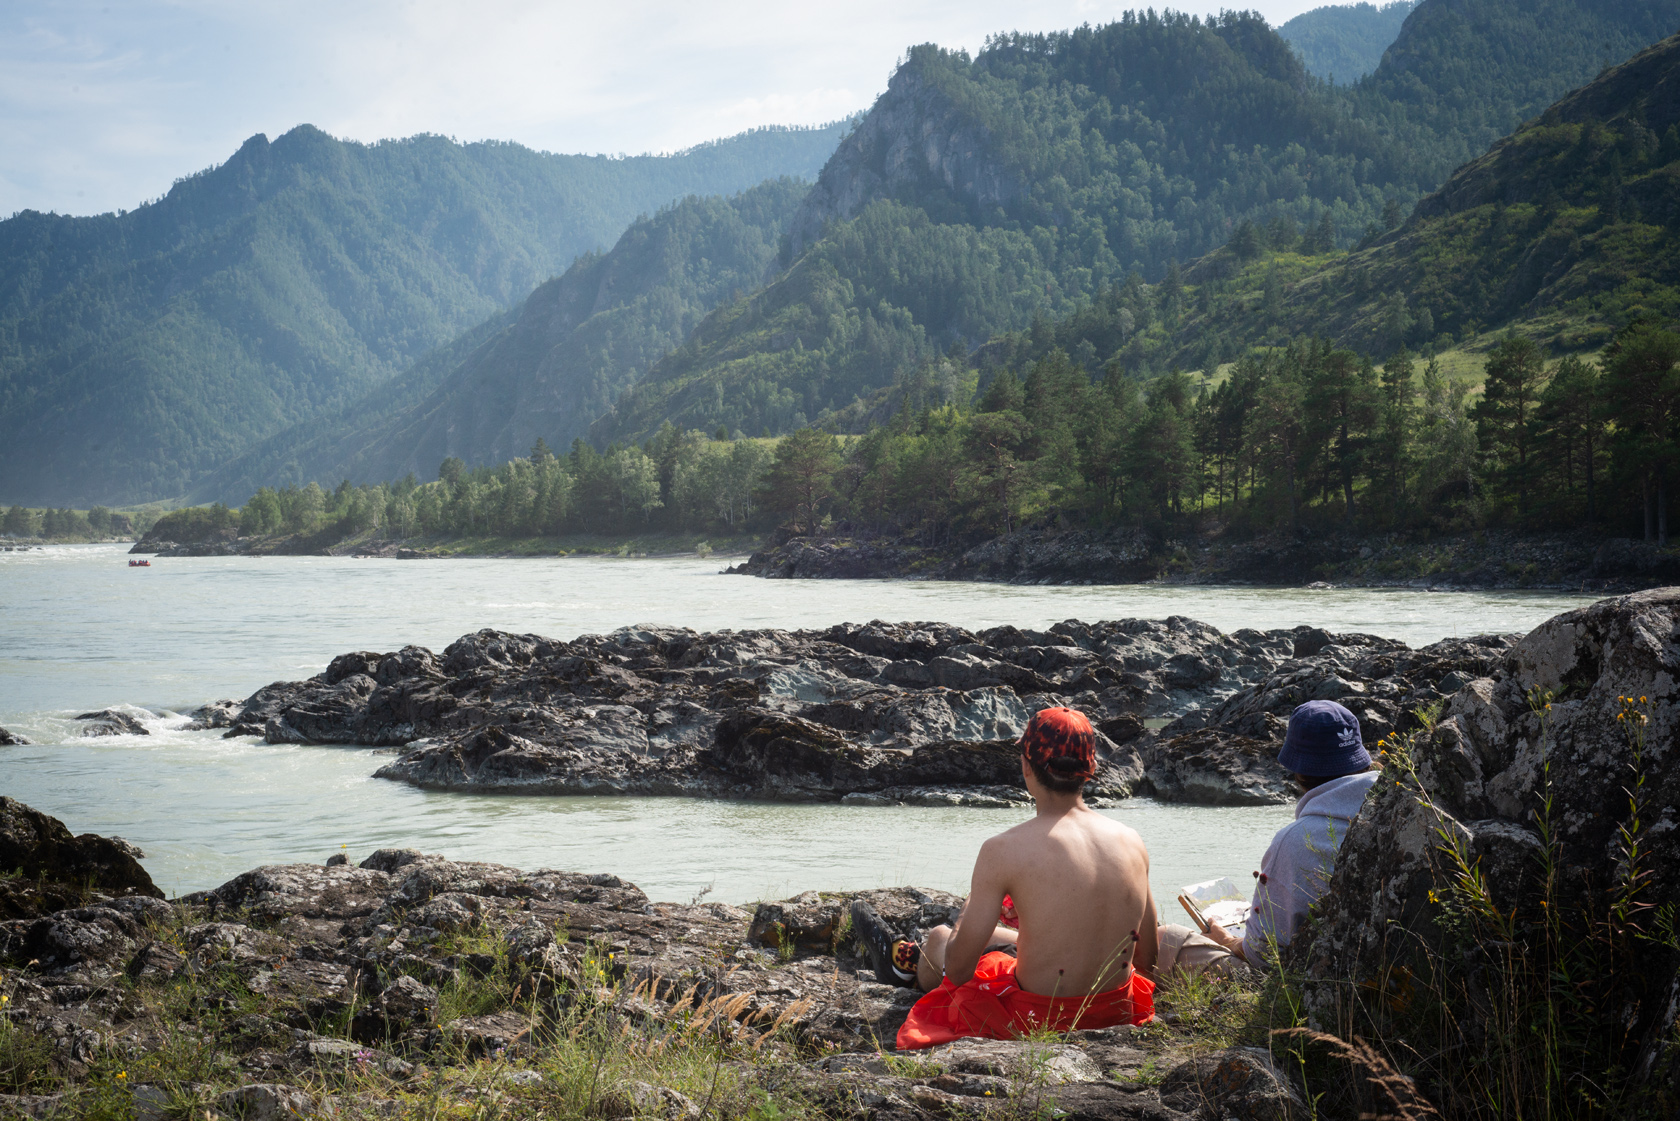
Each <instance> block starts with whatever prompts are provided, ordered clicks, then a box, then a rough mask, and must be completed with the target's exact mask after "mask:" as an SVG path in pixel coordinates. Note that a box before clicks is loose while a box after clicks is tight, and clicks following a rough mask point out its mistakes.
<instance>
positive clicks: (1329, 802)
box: [1243, 771, 1377, 965]
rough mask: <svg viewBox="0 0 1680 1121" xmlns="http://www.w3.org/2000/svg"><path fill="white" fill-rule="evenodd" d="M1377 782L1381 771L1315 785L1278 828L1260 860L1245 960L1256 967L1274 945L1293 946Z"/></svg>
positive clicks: (1245, 935) (1244, 942)
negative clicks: (1288, 820) (1289, 819)
mask: <svg viewBox="0 0 1680 1121" xmlns="http://www.w3.org/2000/svg"><path fill="white" fill-rule="evenodd" d="M1376 782H1377V772H1375V771H1367V772H1365V773H1364V774H1358V775H1344V776H1343V777H1341V778H1337V779H1331V780H1330V781H1329V782H1327V783H1325V784H1324V785H1322V786H1316V787H1314V788H1313V789H1311V790H1309V791H1307V792H1306V793H1305V794H1303V795H1301V800H1300V801H1299V802H1296V803H1295V820H1294V821H1293V822H1292V823H1290V824H1289V825H1288V826H1286V827H1285V828H1283V829H1280V830H1278V834H1277V836H1275V837H1273V838H1272V843H1271V845H1270V847H1268V848H1267V849H1266V855H1265V856H1264V857H1263V858H1262V859H1261V861H1260V878H1259V883H1258V884H1257V885H1256V886H1255V888H1254V913H1253V914H1251V915H1250V916H1249V919H1248V927H1247V929H1246V930H1244V931H1243V956H1244V957H1246V958H1247V959H1248V960H1249V961H1250V962H1251V963H1253V964H1255V965H1264V964H1265V960H1266V945H1267V943H1268V942H1270V941H1273V940H1275V941H1276V942H1277V944H1278V945H1280V946H1286V945H1288V944H1289V940H1290V939H1291V938H1293V937H1294V936H1295V928H1296V927H1297V926H1299V925H1300V924H1301V920H1302V919H1304V918H1306V917H1307V910H1308V909H1309V908H1310V907H1311V906H1312V905H1313V904H1314V903H1316V902H1317V901H1318V897H1319V896H1321V895H1323V894H1324V889H1325V888H1327V887H1329V886H1330V872H1331V870H1332V868H1334V866H1335V863H1336V850H1337V849H1339V848H1341V847H1342V839H1343V838H1344V837H1346V836H1347V829H1348V825H1349V824H1351V823H1352V821H1353V819H1354V818H1356V817H1358V816H1359V807H1360V806H1361V805H1363V804H1364V802H1365V795H1366V794H1367V793H1369V791H1370V789H1371V787H1373V786H1375V785H1376Z"/></svg>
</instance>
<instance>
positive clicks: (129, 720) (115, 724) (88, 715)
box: [76, 708, 152, 736]
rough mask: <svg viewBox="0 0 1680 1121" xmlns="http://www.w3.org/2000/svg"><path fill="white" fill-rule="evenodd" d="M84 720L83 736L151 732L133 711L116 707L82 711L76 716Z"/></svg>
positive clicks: (140, 734)
mask: <svg viewBox="0 0 1680 1121" xmlns="http://www.w3.org/2000/svg"><path fill="white" fill-rule="evenodd" d="M76 719H77V720H85V721H87V723H86V724H85V725H84V726H83V727H82V735H84V736H149V735H151V734H152V733H151V732H149V731H147V730H146V726H145V725H144V724H142V723H141V722H140V719H139V717H137V716H135V715H134V714H133V713H130V712H124V711H122V710H121V709H117V708H103V709H100V710H99V711H98V712H84V713H82V714H80V715H79V716H77V717H76Z"/></svg>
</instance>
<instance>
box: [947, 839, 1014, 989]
mask: <svg viewBox="0 0 1680 1121" xmlns="http://www.w3.org/2000/svg"><path fill="white" fill-rule="evenodd" d="M994 841H995V838H994ZM994 841H987V842H986V843H984V844H982V845H981V846H980V855H979V857H978V858H977V859H976V860H975V861H974V877H973V879H971V880H970V881H969V892H968V902H967V903H965V904H964V905H963V911H962V915H961V916H960V917H958V919H957V923H956V928H955V929H954V930H953V931H952V932H951V941H950V942H949V943H948V944H947V949H946V951H945V979H946V980H947V981H949V982H951V984H953V985H964V984H967V983H968V982H969V981H971V980H973V979H974V967H975V966H976V965H978V964H980V955H981V953H983V952H984V951H985V949H986V947H987V945H989V944H990V943H991V941H992V934H993V932H994V931H996V930H997V920H998V910H999V908H1001V907H1002V906H1003V895H1004V892H1005V891H1007V890H1008V889H1007V888H1006V887H1005V886H1004V882H1003V876H1004V873H1003V869H1001V868H1000V867H999V866H998V865H999V860H998V857H997V853H996V850H995V847H994Z"/></svg>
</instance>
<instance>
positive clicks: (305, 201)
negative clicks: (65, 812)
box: [0, 124, 846, 503]
mask: <svg viewBox="0 0 1680 1121" xmlns="http://www.w3.org/2000/svg"><path fill="white" fill-rule="evenodd" d="M845 127H846V126H845V125H843V124H836V125H831V126H827V127H825V128H820V129H761V130H756V131H754V132H750V133H745V134H742V135H740V136H737V137H733V138H730V139H728V140H723V141H718V142H716V143H712V144H707V145H702V146H700V147H698V148H694V149H691V150H689V151H686V152H682V153H678V154H677V155H674V156H641V157H633V158H627V159H614V158H609V157H604V156H557V155H551V154H547V153H541V152H535V151H532V150H530V149H528V148H524V147H521V146H519V145H516V144H506V143H480V144H457V143H455V142H454V141H452V140H449V139H447V138H444V137H438V136H416V137H411V138H409V139H407V140H399V141H385V142H381V143H378V144H356V143H350V142H346V141H341V140H337V139H334V138H333V137H330V136H328V135H326V134H325V133H323V132H321V131H320V130H318V129H315V128H311V127H309V126H300V127H298V128H296V129H293V130H292V131H290V132H288V133H286V134H285V135H284V136H281V137H279V138H278V139H276V140H274V141H273V142H270V141H269V140H268V139H267V138H266V137H263V136H260V135H259V136H254V137H252V138H251V139H250V140H249V141H247V142H246V143H245V144H244V145H243V146H242V147H241V148H240V149H239V151H238V152H236V153H235V154H234V155H233V156H232V158H230V159H229V160H228V161H227V162H226V163H224V164H222V165H221V166H219V167H216V168H213V169H210V170H208V171H204V172H201V173H199V174H197V175H193V176H190V177H188V178H186V179H183V180H181V181H179V182H177V183H176V184H175V186H174V187H173V188H171V190H170V191H169V192H168V193H167V194H166V195H165V196H164V197H163V198H161V199H159V200H157V201H156V202H153V203H150V204H147V205H145V206H141V207H138V208H136V209H135V210H131V211H127V212H124V213H117V214H104V215H98V216H94V217H69V216H65V215H57V214H41V213H38V212H33V211H25V212H22V213H20V214H17V215H14V216H13V217H12V218H10V219H7V220H6V221H3V222H0V448H4V449H5V451H4V453H3V454H0V494H4V495H6V496H8V497H9V498H15V499H21V500H24V501H29V502H37V503H40V502H50V503H81V502H89V501H101V500H102V501H105V502H108V503H117V502H133V501H138V500H143V499H149V498H157V497H164V496H169V495H175V494H181V493H184V492H185V491H186V490H188V489H189V488H190V487H191V486H192V485H193V484H194V483H196V482H198V481H199V480H200V479H202V478H203V477H204V476H205V475H206V474H207V473H209V472H210V471H212V470H214V469H216V468H217V467H219V466H221V465H222V464H224V463H226V462H227V461H228V460H229V459H230V458H232V457H234V456H237V455H239V454H241V453H243V452H245V451H247V450H248V449H249V448H250V447H251V446H252V444H254V443H255V442H257V441H260V440H262V439H263V438H265V437H268V436H270V435H273V434H275V433H277V432H279V431H281V430H283V429H285V428H287V427H288V426H291V425H294V424H308V423H311V422H312V421H313V420H314V419H315V418H317V417H319V416H322V415H324V414H327V413H329V412H331V411H333V410H335V409H338V408H341V407H343V406H344V405H347V404H349V403H351V402H354V401H356V400H358V399H359V398H361V397H362V396H364V395H365V394H366V393H368V392H369V391H370V390H373V389H375V388H376V387H380V386H382V385H383V384H385V383H388V382H389V381H390V379H392V378H393V377H395V376H397V375H399V374H401V373H402V372H403V371H405V370H409V369H410V367H413V366H415V364H416V363H417V362H420V361H421V360H423V359H426V358H427V356H428V355H430V354H431V353H432V352H433V351H434V350H435V349H436V348H438V347H440V346H447V345H451V344H452V343H454V341H455V340H457V339H458V337H459V336H461V335H462V334H463V333H464V332H469V331H474V330H477V329H479V328H480V326H481V325H482V324H483V323H484V321H485V320H486V319H488V318H490V317H492V316H495V315H498V314H501V313H502V312H504V311H506V310H507V309H508V308H509V307H511V306H512V305H514V304H516V303H517V302H518V301H520V300H522V299H524V298H525V297H526V296H527V295H528V294H529V293H530V292H531V290H532V289H533V288H534V287H536V285H538V284H539V283H541V282H543V281H544V280H545V279H547V278H549V277H551V276H553V275H554V274H555V273H557V272H560V271H561V270H562V269H564V268H565V267H566V266H567V265H568V264H570V263H571V262H572V261H573V260H574V259H576V258H577V257H578V256H579V255H580V254H583V253H587V252H590V251H592V250H595V249H598V248H601V247H604V246H606V245H608V244H610V243H611V242H612V241H613V240H614V239H615V238H617V237H618V236H619V235H620V234H621V233H622V232H623V231H624V229H625V227H627V226H628V225H629V224H630V223H631V222H632V221H634V220H635V219H636V217H637V216H638V215H641V214H646V213H651V212H653V211H655V210H657V209H658V208H660V207H662V206H667V205H669V204H670V203H672V202H674V201H676V200H679V199H682V198H684V197H687V196H689V195H719V194H730V193H733V192H736V191H740V190H742V189H745V188H747V187H751V186H753V185H755V184H758V183H760V182H762V181H763V180H765V179H767V178H776V177H780V176H797V177H805V178H809V177H810V176H812V175H814V174H815V173H816V171H817V169H818V168H820V167H821V166H822V163H823V161H824V160H825V159H826V158H827V157H828V155H829V153H830V152H832V151H833V148H834V145H835V143H836V141H837V140H838V139H839V136H840V134H841V132H842V131H843V129H844V128H845ZM442 357H443V356H433V359H432V361H431V362H430V363H423V365H426V366H427V367H428V368H429V367H430V366H432V365H436V364H437V362H438V361H439V360H441V359H442ZM405 384H407V385H410V386H412V387H413V388H415V389H416V390H420V391H423V390H425V389H428V388H429V385H428V384H427V380H426V378H425V376H424V375H423V373H420V374H419V376H416V377H412V378H410V379H409V380H408V382H407V383H405Z"/></svg>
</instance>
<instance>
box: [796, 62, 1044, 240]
mask: <svg viewBox="0 0 1680 1121" xmlns="http://www.w3.org/2000/svg"><path fill="white" fill-rule="evenodd" d="M930 190H943V191H945V192H948V193H949V194H950V195H951V196H953V197H954V198H956V199H958V200H961V201H962V202H963V203H965V204H966V205H967V206H969V207H970V208H972V209H973V210H975V211H976V212H981V213H989V212H990V211H992V210H993V209H995V208H998V207H1002V208H1004V209H1007V208H1008V207H1009V205H1010V204H1011V203H1013V202H1014V201H1015V200H1016V199H1018V198H1020V197H1021V194H1022V188H1021V180H1020V176H1019V174H1018V173H1016V172H1015V171H1013V170H1011V169H1008V168H1005V167H1003V166H1002V165H1001V164H1000V162H999V160H998V159H997V157H996V156H995V154H994V153H993V152H992V151H991V135H990V133H989V131H988V130H987V129H986V128H985V127H984V126H982V125H980V124H978V123H977V122H975V121H973V120H971V119H969V118H968V117H966V116H965V115H964V114H963V113H962V112H961V111H960V110H959V109H958V108H957V106H956V105H954V104H953V103H952V101H951V99H950V98H949V97H948V96H946V94H945V93H944V92H943V91H941V90H940V89H939V88H938V87H937V85H936V84H934V83H932V82H930V81H929V80H928V79H927V77H926V76H925V75H924V74H923V73H922V72H921V71H920V69H919V68H918V67H917V66H916V65H915V64H914V61H912V62H911V63H910V64H907V65H905V66H902V67H900V68H899V69H898V70H897V72H895V73H894V75H893V77H892V80H891V81H890V82H888V83H887V90H886V92H885V93H883V94H882V95H881V97H880V98H879V99H878V100H877V101H876V102H875V105H874V107H873V108H872V109H870V111H869V113H868V114H867V115H866V116H865V117H864V118H863V120H862V121H861V122H860V123H859V124H858V126H857V128H856V129H854V130H853V131H852V132H851V133H850V134H849V135H848V136H847V137H846V138H845V139H844V140H843V141H841V143H840V146H839V148H838V149H836V151H835V153H834V155H833V156H831V157H830V158H829V161H828V163H827V164H825V165H824V166H823V170H822V173H821V174H820V175H819V176H818V177H817V184H816V186H815V187H814V188H812V190H811V193H810V194H809V195H807V196H806V198H805V201H804V203H803V204H802V205H801V206H800V208H799V213H798V214H797V215H796V216H795V218H794V220H793V225H792V227H791V231H790V232H791V234H792V245H793V252H794V255H795V256H797V255H798V254H799V253H800V252H802V251H803V250H804V249H805V247H806V246H808V245H810V244H811V243H812V242H814V241H816V240H817V239H818V238H820V237H821V236H822V234H823V230H824V228H825V227H826V226H827V225H828V224H830V223H832V222H844V221H847V220H849V219H852V218H855V217H857V215H858V212H859V211H861V210H862V209H863V208H864V207H865V206H866V205H868V204H869V203H870V202H873V201H874V200H876V199H880V198H905V199H915V198H919V197H921V196H922V195H923V194H925V193H927V192H928V191H930Z"/></svg>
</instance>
